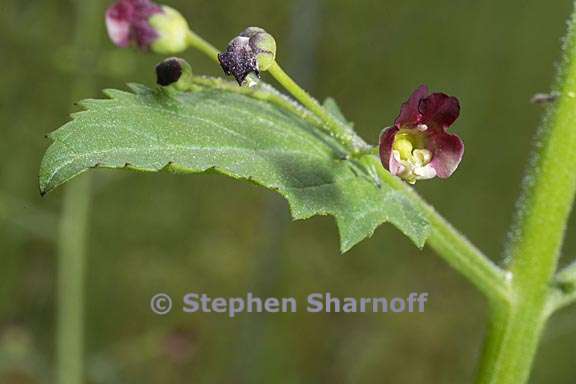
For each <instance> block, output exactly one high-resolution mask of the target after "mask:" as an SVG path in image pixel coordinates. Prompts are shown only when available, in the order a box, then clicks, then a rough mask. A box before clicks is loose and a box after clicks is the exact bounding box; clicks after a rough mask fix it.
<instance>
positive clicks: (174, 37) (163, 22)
mask: <svg viewBox="0 0 576 384" xmlns="http://www.w3.org/2000/svg"><path fill="white" fill-rule="evenodd" d="M106 27H107V29H108V35H109V36H110V39H111V40H112V42H113V43H114V44H116V45H117V46H119V47H128V46H130V45H131V44H136V45H137V46H138V47H139V48H140V49H142V50H151V51H152V52H155V53H159V54H174V53H178V52H182V51H184V50H185V49H186V48H187V47H188V33H189V30H190V29H189V27H188V22H187V21H186V19H185V18H184V17H183V16H182V15H181V14H180V13H179V12H178V11H176V10H175V9H172V8H170V7H167V6H160V5H158V4H155V3H153V2H152V1H150V0H119V1H117V2H116V3H115V4H114V5H112V6H111V7H110V8H108V10H107V11H106Z"/></svg>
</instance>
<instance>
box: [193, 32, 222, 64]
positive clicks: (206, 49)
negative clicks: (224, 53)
mask: <svg viewBox="0 0 576 384" xmlns="http://www.w3.org/2000/svg"><path fill="white" fill-rule="evenodd" d="M188 44H190V46H191V47H193V48H196V49H197V50H199V51H200V52H202V53H204V54H205V55H206V56H208V57H209V58H210V59H211V60H212V61H214V62H216V63H219V61H218V54H219V53H220V51H218V50H217V49H216V48H215V47H214V46H213V45H212V44H210V43H209V42H207V41H206V40H204V39H203V38H202V37H200V36H199V35H198V34H196V33H195V32H194V31H191V30H190V31H188Z"/></svg>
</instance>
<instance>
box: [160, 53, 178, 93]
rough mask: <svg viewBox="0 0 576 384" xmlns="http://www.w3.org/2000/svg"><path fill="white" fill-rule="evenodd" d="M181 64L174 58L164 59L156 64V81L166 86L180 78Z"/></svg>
mask: <svg viewBox="0 0 576 384" xmlns="http://www.w3.org/2000/svg"><path fill="white" fill-rule="evenodd" d="M180 76H182V65H181V64H180V61H179V60H178V59H176V58H170V59H166V60H164V61H163V62H161V63H160V64H158V65H157V66H156V82H157V83H158V85H161V86H163V87H166V86H168V85H170V84H174V83H175V82H177V81H178V80H180Z"/></svg>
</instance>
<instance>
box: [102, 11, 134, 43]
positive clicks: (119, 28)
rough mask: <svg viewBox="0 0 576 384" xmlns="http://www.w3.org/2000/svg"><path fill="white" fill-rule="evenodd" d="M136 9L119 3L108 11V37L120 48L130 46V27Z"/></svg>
mask: <svg viewBox="0 0 576 384" xmlns="http://www.w3.org/2000/svg"><path fill="white" fill-rule="evenodd" d="M133 13H134V7H133V6H132V4H130V3H127V2H123V1H119V2H118V3H116V4H114V5H112V6H110V8H108V10H106V29H107V30H108V36H110V40H112V42H113V43H114V44H116V45H117V46H119V47H122V48H124V47H127V46H128V45H129V44H130V27H131V24H130V23H131V20H132V15H133Z"/></svg>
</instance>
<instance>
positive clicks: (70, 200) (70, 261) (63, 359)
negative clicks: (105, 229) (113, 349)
mask: <svg viewBox="0 0 576 384" xmlns="http://www.w3.org/2000/svg"><path fill="white" fill-rule="evenodd" d="M89 204H90V177H89V175H84V176H83V177H80V178H78V180H76V181H75V182H74V183H72V184H70V185H68V186H67V188H66V191H65V194H64V201H63V208H62V218H61V221H60V228H59V231H60V236H59V241H58V293H57V295H58V296H57V303H58V308H57V311H58V312H57V319H56V323H57V359H58V368H57V380H56V382H57V383H60V384H80V383H82V382H83V357H84V348H83V345H84V326H83V314H84V276H85V268H84V266H85V260H86V246H85V244H86V236H87V221H88V220H87V219H88V214H89Z"/></svg>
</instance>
